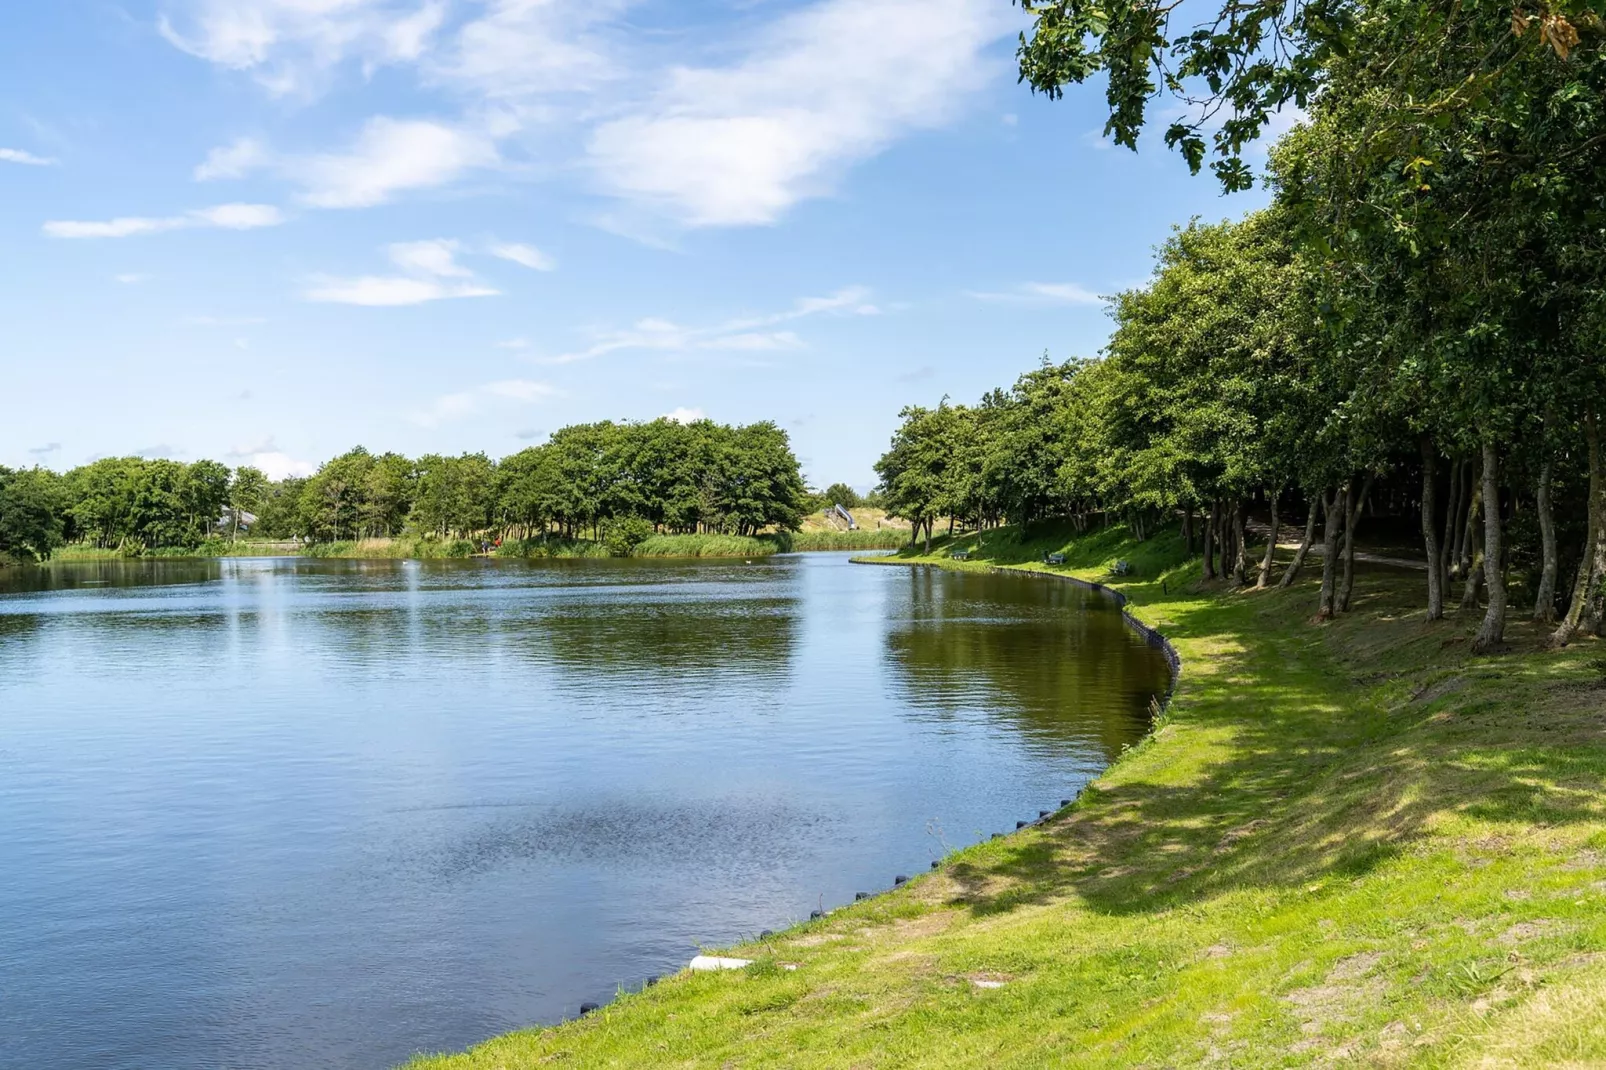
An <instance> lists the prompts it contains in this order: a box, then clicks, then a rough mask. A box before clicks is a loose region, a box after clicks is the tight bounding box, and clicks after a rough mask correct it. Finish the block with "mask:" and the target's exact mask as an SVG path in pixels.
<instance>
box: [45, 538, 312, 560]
mask: <svg viewBox="0 0 1606 1070" xmlns="http://www.w3.org/2000/svg"><path fill="white" fill-rule="evenodd" d="M299 552H300V549H299V548H298V547H296V546H294V545H290V544H287V543H285V542H281V541H277V540H271V539H223V538H212V539H207V540H206V541H204V542H202V543H200V544H198V545H196V546H161V547H155V548H152V549H144V548H141V549H139V550H138V551H137V552H129V551H127V550H122V551H120V550H118V549H117V548H116V547H110V548H107V549H102V548H101V547H98V546H92V545H90V544H88V543H72V544H71V545H68V546H58V547H57V548H56V550H55V552H53V553H52V554H51V555H50V560H51V561H54V562H67V561H126V560H131V559H133V558H136V557H172V558H193V557H289V556H294V555H296V554H298V553H299Z"/></svg>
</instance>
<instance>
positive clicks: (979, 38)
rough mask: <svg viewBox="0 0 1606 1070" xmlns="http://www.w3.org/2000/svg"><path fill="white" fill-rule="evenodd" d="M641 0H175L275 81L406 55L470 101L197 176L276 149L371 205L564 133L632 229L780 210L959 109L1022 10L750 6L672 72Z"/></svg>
mask: <svg viewBox="0 0 1606 1070" xmlns="http://www.w3.org/2000/svg"><path fill="white" fill-rule="evenodd" d="M637 2H638V0H592V2H590V3H579V2H575V0H569V2H562V3H560V2H558V0H477V2H476V3H474V4H460V5H456V6H455V7H454V6H452V5H450V4H449V2H448V0H168V4H169V9H170V14H169V15H168V16H165V17H164V18H163V19H162V21H161V23H160V29H161V32H162V33H163V35H164V36H166V38H167V39H168V40H169V41H170V42H172V43H173V44H174V45H175V46H177V47H179V48H181V49H183V50H185V51H187V52H189V53H191V54H192V55H195V56H198V57H201V58H203V59H206V60H208V61H210V62H212V63H215V64H218V65H220V66H223V67H227V68H230V69H233V70H238V71H242V72H246V73H248V74H249V75H250V76H251V77H253V78H255V79H256V80H257V81H258V82H260V83H261V84H262V85H264V86H265V87H267V88H268V89H269V90H270V91H271V92H275V93H295V94H302V95H305V94H310V93H315V92H317V91H319V90H320V89H321V88H322V87H323V85H324V84H325V83H327V82H328V81H329V80H330V78H331V77H332V75H333V73H334V72H335V70H336V69H337V68H339V67H340V66H341V65H342V64H360V66H361V70H362V72H363V74H364V76H365V77H366V76H367V75H369V74H371V73H372V72H373V71H374V70H375V69H377V68H378V67H380V66H384V65H387V64H406V65H410V66H411V67H412V69H413V70H414V71H415V72H416V77H417V80H418V84H419V86H420V87H421V88H424V89H426V90H444V91H446V92H447V93H449V94H451V95H452V96H453V97H455V98H456V99H457V100H459V101H460V102H462V104H461V106H462V108H463V111H462V115H463V116H464V118H461V119H456V120H439V121H436V120H428V119H411V120H404V119H394V118H389V117H384V116H379V117H375V118H373V119H371V120H369V123H368V125H367V126H366V127H365V128H364V130H363V131H362V133H361V134H360V135H359V137H358V138H357V139H356V141H355V143H354V144H353V145H351V146H350V147H348V148H347V149H345V150H343V151H337V152H328V153H322V154H313V155H303V156H282V157H276V158H270V157H269V156H268V154H267V152H266V150H265V149H264V148H263V147H262V146H260V145H258V144H256V143H255V142H253V141H251V140H250V139H241V140H239V141H236V142H234V143H233V144H231V145H227V146H221V147H219V148H218V149H215V150H214V151H213V153H212V154H211V155H209V156H208V158H207V160H206V161H205V162H203V163H202V164H201V165H200V166H199V167H198V168H197V169H196V177H197V178H200V179H208V178H223V177H230V176H237V175H239V174H243V173H246V172H248V171H250V170H252V169H255V168H259V167H263V166H272V167H274V168H275V169H276V170H277V171H278V172H279V173H280V174H282V175H283V176H284V177H286V178H287V179H289V180H290V181H292V182H294V183H296V184H297V185H299V186H300V187H301V189H302V194H301V200H302V202H303V203H305V204H307V205H309V206H312V207H320V208H360V207H368V206H371V205H376V204H382V203H385V202H387V201H389V200H392V199H394V198H395V197H396V196H397V195H398V194H400V193H402V192H405V191H409V190H421V189H433V188H440V187H443V186H447V185H450V184H452V183H454V182H457V181H459V180H460V179H461V178H462V177H463V176H465V175H466V174H468V173H469V172H471V171H473V170H475V169H478V168H489V167H495V166H497V165H499V164H500V163H502V152H501V149H500V148H499V145H500V143H502V142H504V141H506V140H507V139H509V138H511V137H512V136H513V135H514V134H516V133H525V134H526V135H527V136H528V137H530V138H534V137H536V136H541V137H543V138H546V137H547V136H548V135H549V134H550V133H552V132H554V131H556V132H558V133H559V134H570V135H576V136H577V137H578V140H579V142H580V143H582V144H583V145H584V150H583V151H584V163H585V165H586V168H585V170H586V172H587V173H589V174H590V175H592V176H594V178H595V181H596V183H597V185H598V186H599V187H600V188H601V189H602V190H603V191H604V192H606V193H609V194H612V195H614V196H616V197H618V198H620V199H622V201H623V202H625V203H624V207H622V208H620V209H618V211H617V212H610V213H605V214H604V218H603V219H600V220H599V223H601V224H602V225H605V226H610V227H612V228H614V229H616V230H618V231H620V232H621V233H626V234H632V233H633V234H635V235H637V236H644V235H649V234H651V233H653V232H655V231H659V230H661V229H662V227H663V226H664V225H665V224H666V223H667V224H669V225H689V226H728V225H751V224H765V223H771V222H774V221H775V220H776V219H778V218H780V217H781V215H782V214H784V213H785V212H786V211H787V210H788V209H789V208H791V207H792V206H793V205H795V204H796V203H798V202H799V201H800V200H803V199H805V198H809V197H816V196H821V195H824V194H827V193H829V192H831V191H832V189H833V188H834V187H835V185H836V183H837V181H838V180H839V178H840V176H841V174H842V173H843V171H845V170H846V169H847V168H848V167H849V166H851V165H853V164H854V163H856V162H858V161H861V160H864V159H866V158H868V157H871V156H873V155H875V154H876V153H879V152H881V151H882V150H884V149H885V148H886V147H887V146H888V145H890V144H892V143H894V142H895V141H896V140H898V139H899V138H901V137H903V136H906V135H907V134H909V133H910V132H912V131H916V130H921V129H929V128H934V127H937V126H940V125H942V124H944V123H946V122H948V121H949V120H950V119H951V118H952V117H953V116H954V115H955V114H957V113H958V112H959V110H960V109H961V108H962V107H963V106H964V104H965V103H966V101H967V100H969V99H970V98H971V97H972V96H973V95H974V93H975V91H976V90H977V89H979V88H980V87H981V86H982V84H983V83H984V81H985V80H986V79H987V78H988V77H989V76H991V75H993V74H996V73H999V72H1002V71H1004V70H1005V69H1006V61H1004V60H1003V59H1002V57H1001V56H999V55H997V54H996V50H994V49H993V48H992V46H993V45H995V44H996V43H997V42H998V41H1000V40H1001V39H1003V38H1005V37H1007V36H1009V35H1010V34H1011V33H1012V32H1013V31H1014V30H1015V29H1016V28H1017V27H1018V25H1019V24H1020V22H1021V16H1020V15H1018V14H1012V13H1011V12H1010V11H1009V8H1008V6H1007V5H1005V6H1002V7H1001V6H1000V5H999V4H998V3H997V0H816V2H812V3H805V4H803V5H802V6H801V7H796V8H794V9H793V10H791V11H789V12H787V13H784V14H781V15H779V16H778V17H768V18H765V17H763V14H760V15H750V16H748V17H746V18H744V19H743V20H742V21H741V22H740V23H739V25H743V26H751V25H754V24H758V25H760V28H759V29H758V30H756V31H752V32H748V31H746V30H743V31H742V33H743V34H744V36H742V37H740V38H738V39H730V38H728V37H721V36H719V35H716V34H711V33H707V32H702V31H706V27H704V26H703V25H702V24H701V23H699V24H698V28H699V31H700V32H699V33H698V34H697V35H696V36H690V35H688V36H685V37H678V38H675V39H674V42H675V44H674V47H677V48H679V50H680V52H679V55H680V56H685V55H686V52H687V49H688V48H695V49H697V50H699V54H701V55H711V56H718V57H720V59H719V60H718V61H717V62H704V63H702V65H697V64H696V63H686V64H685V65H681V66H670V67H665V66H664V65H663V64H662V62H661V61H659V60H657V59H656V57H657V56H659V55H661V54H662V53H661V52H660V51H659V49H660V48H661V47H662V45H661V42H662V41H667V40H669V39H668V38H664V37H661V36H660V35H658V34H656V33H654V32H652V31H647V30H644V29H643V28H642V26H640V25H635V24H633V23H632V21H631V20H630V19H629V18H628V17H627V16H628V14H629V12H631V10H632V9H633V8H634V7H635V6H637ZM743 6H750V5H743ZM449 10H450V11H451V12H453V13H457V12H461V13H462V14H461V17H460V18H455V19H449V18H448V12H449ZM768 10H769V8H767V7H765V8H762V9H761V11H762V12H767V11H768ZM683 62H684V61H683ZM634 86H640V87H645V88H643V89H640V90H636V91H635V93H634V94H633V93H632V91H631V87H634ZM548 144H549V142H544V143H543V148H546V147H547V145H548ZM545 156H550V153H549V152H544V153H543V157H545ZM643 240H646V239H645V238H644V239H643ZM498 255H501V254H498ZM509 259H512V260H514V262H517V263H524V264H526V266H530V267H537V264H539V263H542V262H547V261H546V258H545V257H544V256H543V255H541V254H539V253H537V254H536V256H534V257H532V258H521V257H519V256H514V257H509ZM537 269H538V270H545V268H540V267H538V268H537Z"/></svg>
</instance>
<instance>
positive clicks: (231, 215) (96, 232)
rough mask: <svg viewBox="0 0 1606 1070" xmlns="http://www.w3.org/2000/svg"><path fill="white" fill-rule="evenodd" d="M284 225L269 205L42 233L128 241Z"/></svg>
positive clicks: (62, 226) (57, 224)
mask: <svg viewBox="0 0 1606 1070" xmlns="http://www.w3.org/2000/svg"><path fill="white" fill-rule="evenodd" d="M283 222H284V214H283V213H282V212H280V211H279V209H277V208H275V207H273V206H272V205H271V204H220V205H217V206H215V207H212V208H197V209H195V210H194V211H191V212H186V213H185V214H183V215H176V216H159V217H149V216H124V217H121V218H118V219H107V220H98V221H78V220H52V221H51V222H48V223H46V224H45V225H44V228H43V229H44V232H45V233H46V234H48V235H49V236H50V237H52V238H129V237H134V236H135V235H139V234H160V233H162V232H164V231H169V230H191V229H195V228H207V227H215V228H220V229H224V230H253V229H255V228H257V227H273V226H278V225H279V224H280V223H283Z"/></svg>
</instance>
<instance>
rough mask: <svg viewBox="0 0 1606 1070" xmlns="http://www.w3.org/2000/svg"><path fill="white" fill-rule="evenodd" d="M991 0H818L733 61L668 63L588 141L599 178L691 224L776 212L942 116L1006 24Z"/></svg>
mask: <svg viewBox="0 0 1606 1070" xmlns="http://www.w3.org/2000/svg"><path fill="white" fill-rule="evenodd" d="M1011 25H1012V19H1011V18H1010V16H1009V14H1008V10H1007V8H1000V7H999V6H998V5H997V4H996V3H994V2H992V0H881V2H879V3H866V2H865V0H824V2H823V3H817V4H814V5H813V6H811V7H807V8H804V9H803V10H801V11H797V12H795V13H793V14H791V15H788V16H786V17H784V18H782V19H780V20H779V21H778V22H777V23H776V24H774V25H773V26H772V27H770V29H769V31H768V32H767V33H765V34H764V35H763V36H762V38H761V39H760V40H759V41H758V42H757V43H756V44H755V45H754V47H752V48H751V50H750V51H749V52H748V53H747V55H746V56H744V57H743V58H742V59H741V60H740V61H738V62H737V63H735V64H733V65H731V66H728V67H717V68H677V69H675V70H672V71H671V72H670V73H669V76H668V79H667V85H666V86H665V87H664V88H663V89H662V90H661V91H660V92H659V93H658V94H657V95H656V96H655V97H654V98H653V99H652V100H651V101H650V102H649V103H648V104H647V105H646V106H644V107H641V108H639V109H637V110H636V113H635V114H627V115H625V116H623V117H621V118H618V119H614V120H611V121H609V122H606V123H603V124H602V125H601V126H599V127H598V128H597V129H596V130H595V131H594V132H593V134H592V136H591V138H590V142H589V144H588V154H589V158H590V163H591V165H592V167H593V168H595V170H596V172H597V174H598V175H599V176H600V178H601V180H602V183H603V185H604V187H605V188H606V189H608V190H609V191H610V192H613V193H615V194H617V195H619V196H621V197H624V198H626V199H628V200H632V201H636V202H638V203H642V204H645V205H647V206H649V207H651V208H654V209H656V210H659V211H662V212H664V213H666V214H668V215H670V216H671V217H673V218H675V219H677V220H678V221H680V222H682V223H685V224H687V225H690V226H721V225H740V224H762V223H771V222H774V221H775V220H776V219H777V218H779V217H780V215H781V214H782V213H783V212H785V211H786V209H788V208H790V207H791V206H792V205H793V204H795V203H797V202H798V201H799V200H802V199H804V198H807V197H813V196H819V195H821V194H824V193H827V192H829V191H830V189H831V188H832V185H833V181H834V179H835V177H836V175H837V174H838V172H840V170H841V169H842V168H844V167H845V166H847V165H848V164H851V163H854V162H856V161H858V160H862V159H865V158H867V157H869V156H873V155H875V154H876V153H878V152H880V151H881V150H882V149H884V148H886V147H887V145H889V144H890V143H891V142H893V141H894V140H896V139H897V138H898V137H900V136H902V135H904V134H906V133H908V132H909V131H911V130H916V129H921V128H928V127H934V126H938V125H940V124H942V123H943V122H945V121H946V120H947V119H948V118H949V117H951V116H952V115H953V114H954V112H955V111H956V110H957V109H958V107H959V106H960V105H961V104H962V102H963V101H964V99H965V98H966V97H967V96H968V95H969V94H970V93H971V92H972V91H974V90H975V89H977V88H978V87H979V86H980V85H981V84H982V81H983V79H984V77H985V75H986V74H987V73H988V61H987V60H986V59H985V57H984V55H983V52H984V50H985V49H986V48H987V46H988V45H990V44H991V43H993V42H994V41H996V40H998V39H999V38H1000V37H1002V36H1004V35H1005V34H1006V33H1008V32H1009V30H1010V28H1011Z"/></svg>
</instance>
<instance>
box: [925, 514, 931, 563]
mask: <svg viewBox="0 0 1606 1070" xmlns="http://www.w3.org/2000/svg"><path fill="white" fill-rule="evenodd" d="M926 553H927V554H930V553H931V517H929V516H928V517H926Z"/></svg>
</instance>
